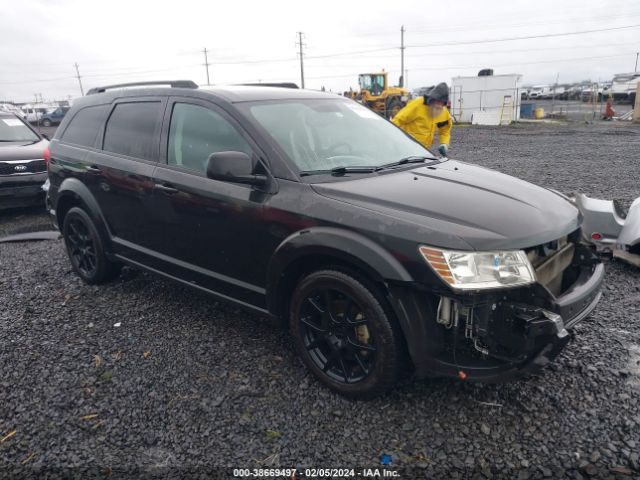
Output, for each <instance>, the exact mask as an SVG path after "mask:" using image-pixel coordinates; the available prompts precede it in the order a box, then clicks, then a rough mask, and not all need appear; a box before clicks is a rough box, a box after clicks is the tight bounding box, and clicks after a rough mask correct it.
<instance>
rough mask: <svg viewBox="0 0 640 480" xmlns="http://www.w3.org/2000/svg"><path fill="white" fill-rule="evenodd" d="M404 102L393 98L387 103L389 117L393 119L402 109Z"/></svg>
mask: <svg viewBox="0 0 640 480" xmlns="http://www.w3.org/2000/svg"><path fill="white" fill-rule="evenodd" d="M402 107H404V104H403V103H402V101H400V100H399V99H397V98H392V99H391V100H390V101H389V103H388V104H387V118H388V119H391V118H393V117H395V116H396V115H397V114H398V112H399V111H400V110H402Z"/></svg>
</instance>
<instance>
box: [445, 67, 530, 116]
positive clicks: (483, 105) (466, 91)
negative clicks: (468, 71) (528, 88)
mask: <svg viewBox="0 0 640 480" xmlns="http://www.w3.org/2000/svg"><path fill="white" fill-rule="evenodd" d="M522 90H523V88H522V75H520V74H517V73H513V74H507V75H488V76H482V77H454V78H453V79H452V81H451V110H452V114H453V116H454V117H455V119H456V121H458V122H462V123H481V124H485V125H504V124H507V125H508V124H509V123H511V122H513V121H516V120H518V119H519V118H520V94H521V93H522Z"/></svg>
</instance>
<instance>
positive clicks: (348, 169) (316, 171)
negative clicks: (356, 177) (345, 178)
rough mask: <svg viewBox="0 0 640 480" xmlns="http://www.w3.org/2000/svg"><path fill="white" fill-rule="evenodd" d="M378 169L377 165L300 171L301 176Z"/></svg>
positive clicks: (340, 173) (342, 173)
mask: <svg viewBox="0 0 640 480" xmlns="http://www.w3.org/2000/svg"><path fill="white" fill-rule="evenodd" d="M376 170H377V167H344V166H342V167H334V168H331V169H328V170H303V171H302V172H300V176H301V177H306V176H309V175H322V174H325V175H326V174H331V175H344V174H345V173H373V172H375V171H376Z"/></svg>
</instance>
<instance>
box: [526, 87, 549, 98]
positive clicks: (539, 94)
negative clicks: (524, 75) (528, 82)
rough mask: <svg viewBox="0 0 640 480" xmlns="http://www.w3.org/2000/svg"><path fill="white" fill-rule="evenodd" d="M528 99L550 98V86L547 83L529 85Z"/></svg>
mask: <svg viewBox="0 0 640 480" xmlns="http://www.w3.org/2000/svg"><path fill="white" fill-rule="evenodd" d="M529 98H530V99H543V98H551V87H549V86H548V85H538V86H535V87H531V90H530V91H529Z"/></svg>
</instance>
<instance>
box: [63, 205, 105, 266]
mask: <svg viewBox="0 0 640 480" xmlns="http://www.w3.org/2000/svg"><path fill="white" fill-rule="evenodd" d="M66 238H67V242H68V245H69V256H70V257H71V263H73V265H74V267H75V268H77V269H78V270H79V271H80V272H81V273H82V276H86V277H91V276H92V275H94V274H95V271H96V268H97V267H98V259H97V254H96V245H95V241H94V239H93V238H92V236H91V233H90V232H89V228H88V227H87V225H86V224H85V223H84V222H83V221H82V220H80V219H79V218H77V217H76V218H72V219H70V221H69V224H68V233H67V237H66Z"/></svg>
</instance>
